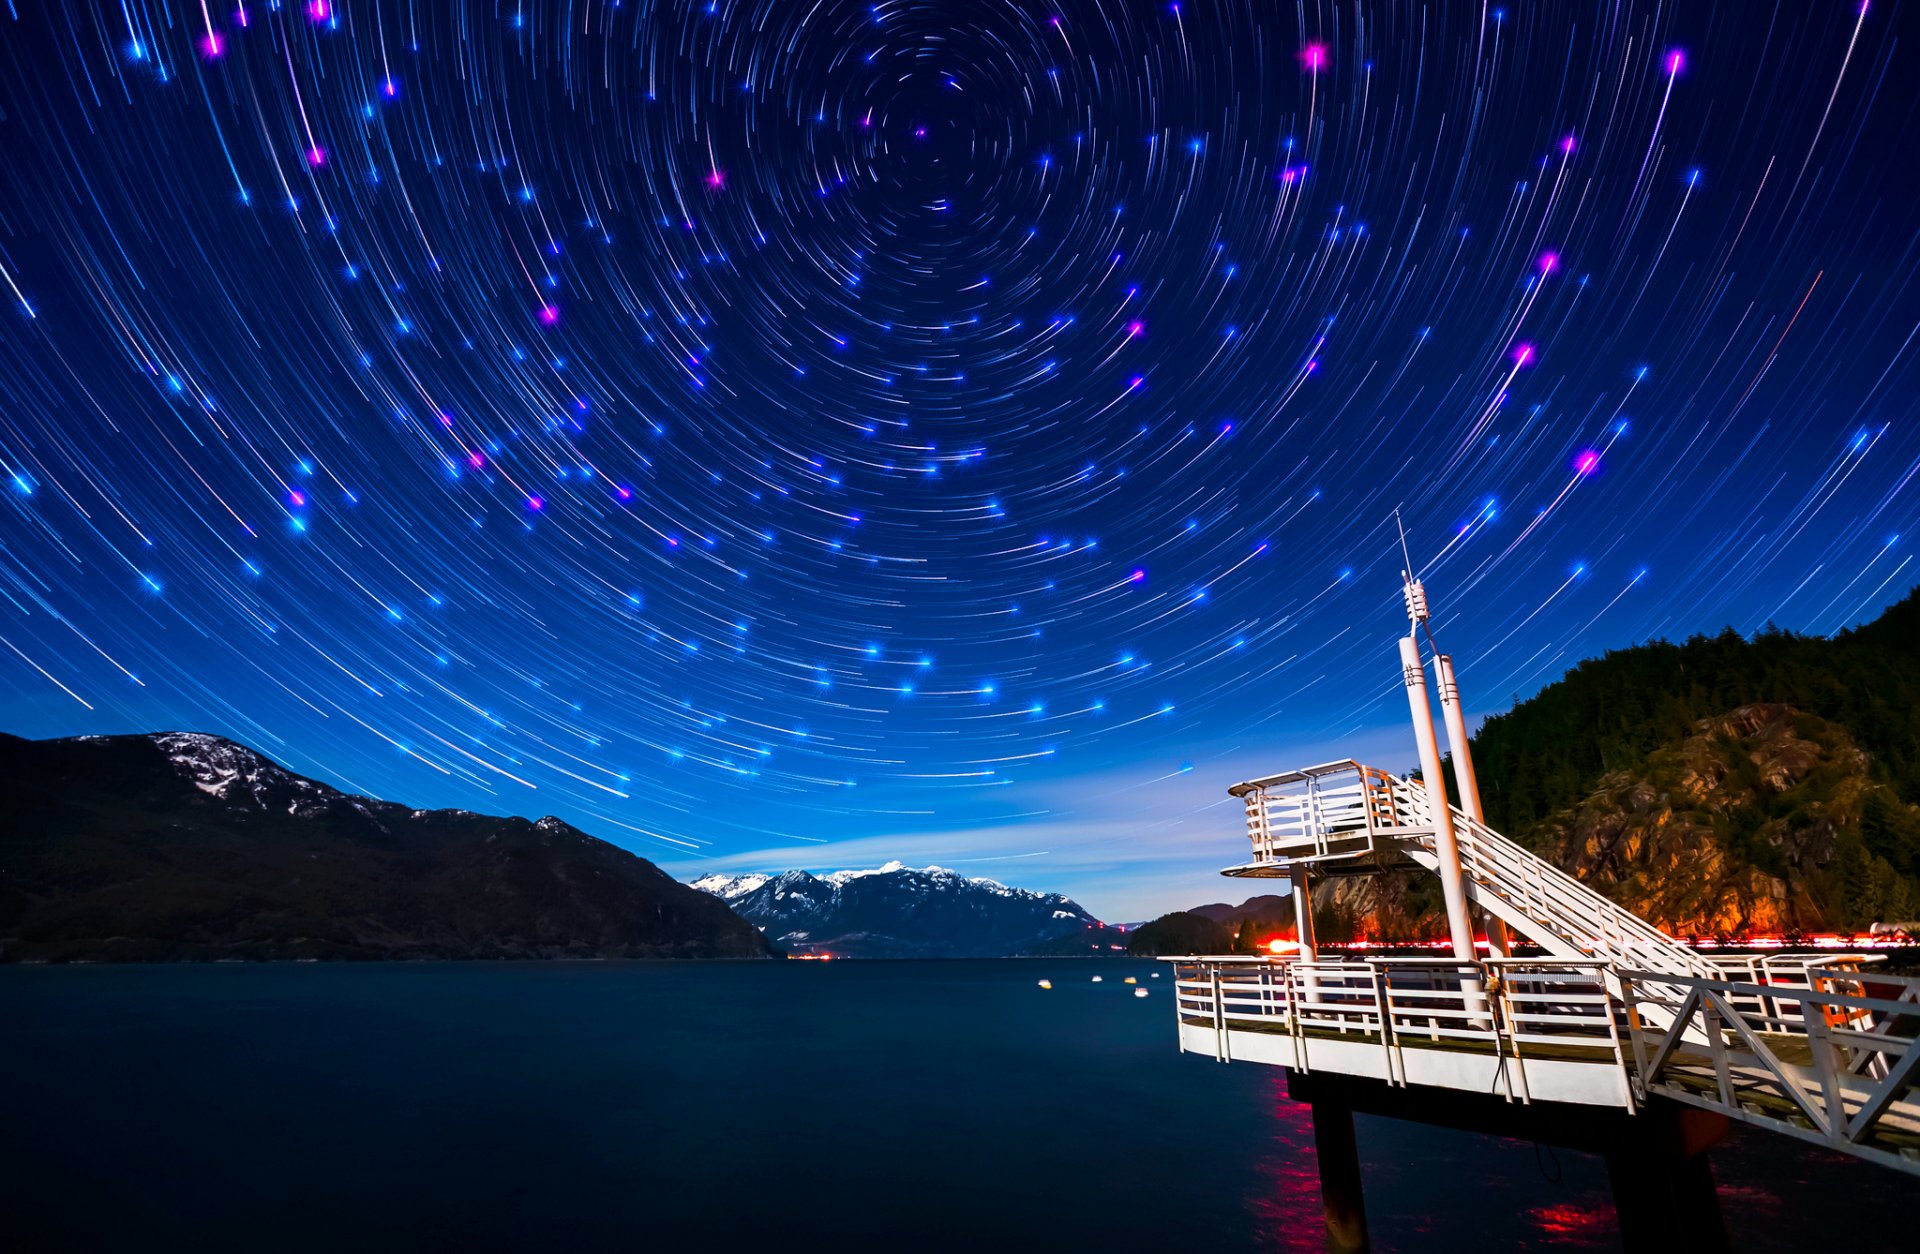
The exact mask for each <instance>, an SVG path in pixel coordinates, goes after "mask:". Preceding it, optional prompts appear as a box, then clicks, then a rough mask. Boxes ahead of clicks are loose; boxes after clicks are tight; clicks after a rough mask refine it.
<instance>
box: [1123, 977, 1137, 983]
mask: <svg viewBox="0 0 1920 1254" xmlns="http://www.w3.org/2000/svg"><path fill="white" fill-rule="evenodd" d="M1126 982H1127V983H1128V984H1138V983H1139V982H1140V981H1138V980H1136V979H1134V978H1133V977H1132V976H1128V977H1127V979H1126Z"/></svg>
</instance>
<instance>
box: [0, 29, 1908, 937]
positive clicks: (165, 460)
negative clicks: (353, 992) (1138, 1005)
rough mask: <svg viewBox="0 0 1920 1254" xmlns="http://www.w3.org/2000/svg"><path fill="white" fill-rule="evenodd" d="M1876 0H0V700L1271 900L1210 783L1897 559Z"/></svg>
mask: <svg viewBox="0 0 1920 1254" xmlns="http://www.w3.org/2000/svg"><path fill="white" fill-rule="evenodd" d="M1917 88H1920V17H1916V14H1915V6H1913V5H1911V4H1908V5H1901V4H1896V3H1886V2H1884V0H1876V2H1875V3H1874V4H1873V5H1872V7H1871V8H1867V7H1865V6H1860V5H1855V4H1852V3H1826V2H1822V3H1811V2H1808V3H1788V4H1781V5H1778V6H1771V7H1770V6H1768V5H1766V4H1763V3H1761V2H1760V0H1736V2H1731V3H1725V4H1709V3H1705V2H1704V0H1688V2H1687V3H1681V4H1673V3H1660V4H1655V3H1637V2H1629V0H1620V2H1619V3H1610V4H1594V5H1583V4H1576V3H1573V0H1553V2H1551V3H1511V4H1508V5H1506V6H1505V7H1504V8H1501V7H1493V6H1491V5H1487V6H1483V5H1480V4H1472V5H1467V4H1461V5H1446V4H1428V5H1422V4H1358V5H1356V4H1349V3H1342V4H1318V3H1310V4H1304V5H1298V6H1296V5H1288V4H1281V3H1275V2H1272V0H1244V2H1238V3H1236V2H1229V0H1219V2H1217V3H1208V2H1207V0H1183V2H1182V3H1180V4H1167V3H1146V2H1144V0H1142V2H1131V0H1130V2H1125V3H1122V2H1119V0H1108V2H1106V3H1066V2H1062V3H1057V4H1054V3H1026V2H1024V0H1018V2H1001V0H994V2H988V0H973V2H970V3H963V2H961V0H902V2H899V3H882V4H877V5H873V4H866V3H841V2H840V0H748V2H742V3H727V2H716V3H711V4H705V3H703V4H685V3H658V4H654V3H645V2H636V0H626V2H624V3H572V4H564V5H560V6H558V7H555V6H550V5H542V4H536V3H532V0H529V2H528V3H526V4H521V5H515V4H499V5H494V6H486V5H479V4H476V5H472V6H463V5H459V4H456V3H453V2H452V0H431V2H429V0H418V2H417V3H401V4H384V5H376V4H373V3H360V2H355V0H339V2H331V0H316V2H315V3H284V4H273V3H260V2H259V0H247V2H246V3H242V4H238V5H237V6H236V3H235V0H206V4H205V6H204V7H203V6H202V5H201V4H199V3H197V2H196V3H193V4H187V5H166V4H159V3H155V2H153V0H115V2H114V3H105V2H102V3H97V4H66V3H59V2H57V0H0V303H3V304H4V309H0V728H4V729H5V730H9V731H12V732H15V733H18V734H22V735H29V736H53V735H69V734H78V733H90V732H119V731H151V730H160V729H189V730H201V731H214V732H220V733H224V734H227V735H231V736H233V737H235V738H237V739H240V740H242V741H244V742H246V743H248V744H251V745H253V746H254V747H256V748H258V749H260V750H262V751H263V752H266V753H268V754H270V755H272V756H274V757H276V758H278V759H280V760H281V761H283V762H285V763H286V764H288V765H289V766H291V767H293V768H294V769H297V770H300V771H302V772H304V773H307V774H311V775H314V776H317V777H319V778H322V779H325V780H328V781H329V782H332V783H335V784H337V785H339V786H342V787H345V788H349V789H352V790H356V791H363V792H368V793H372V794H375V795H380V796H385V797H390V798H393V799H396V800H402V801H406V802H409V803H411V804H414V805H420V806H448V805H451V806H461V807H465V808H469V809H475V810H483V811H490V812H497V813H516V814H526V815H530V816H537V815H543V814H556V815H559V816H561V817H563V818H565V819H567V820H569V821H571V822H574V823H576V824H578V825H579V826H581V827H582V828H584V829H586V830H587V831H590V832H593V833H594V834H596V835H600V836H603V837H606V838H607V839H609V840H613V841H616V842H618V843H620V844H622V845H626V846H628V847H630V848H633V849H635V850H636V851H638V852H640V853H641V854H643V855H645V856H647V857H650V858H653V859H655V860H657V861H660V862H662V864H663V865H665V866H667V867H668V868H669V869H670V870H673V871H674V872H675V873H677V874H682V875H688V874H694V873H697V872H700V871H704V870H714V869H779V868H782V867H787V866H796V865H800V866H810V867H815V868H832V867H838V866H848V865H875V864H877V863H878V862H879V861H881V860H883V859H885V858H890V857H899V858H903V859H906V860H908V861H909V862H913V863H915V864H923V863H925V862H929V861H938V862H940V863H941V864H943V865H949V866H954V867H957V868H959V869H962V870H965V871H968V872H970V873H974V874H988V875H993V876H995V877H996V878H1002V879H1005V880H1007V881H1009V882H1012V883H1017V884H1022V885H1026V886H1031V887H1037V888H1045V889H1053V890H1061V891H1066V892H1070V893H1072V894H1074V895H1076V896H1077V897H1079V898H1080V899H1081V900H1082V901H1084V902H1085V903H1086V904H1087V905H1088V907H1089V908H1090V909H1092V910H1093V911H1095V912H1096V913H1098V914H1101V915H1103V916H1104V917H1106V918H1110V919H1129V918H1138V917H1142V916H1145V915H1148V914H1151V913H1153V912H1155V911H1157V910H1160V909H1163V908H1172V907H1175V906H1179V905H1187V904H1193V903H1194V902H1196V901H1199V900H1211V899H1218V898H1221V897H1224V896H1228V895H1235V898H1236V899H1237V898H1238V896H1239V895H1244V892H1243V891H1242V890H1243V889H1244V887H1245V886H1240V887H1239V888H1236V886H1235V885H1233V884H1231V883H1227V882H1224V881H1219V880H1217V879H1215V878H1214V876H1213V872H1214V871H1215V869H1216V868H1217V867H1219V866H1221V865H1225V864H1226V863H1229V862H1232V861H1238V860H1241V859H1242V857H1243V856H1244V850H1245V844H1244V838H1243V836H1242V835H1241V829H1240V822H1239V814H1238V809H1237V807H1236V806H1235V805H1234V804H1233V803H1231V802H1230V801H1229V800H1228V799H1227V798H1226V796H1225V788H1226V786H1227V785H1228V784H1230V783H1232V782H1234V781H1235V780H1237V779H1240V778H1244V777H1247V776H1250V775H1255V774H1261V773H1265V772H1269V771H1274V770H1280V769H1284V768H1286V767H1288V766H1292V765H1298V764H1301V763H1302V762H1306V761H1320V760H1324V759H1327V758H1333V757H1343V756H1348V755H1349V754H1355V755H1358V756H1362V757H1363V758H1370V759H1373V760H1375V761H1377V762H1378V763H1379V764H1380V765H1383V766H1387V767H1390V768H1393V769H1406V768H1407V767H1409V766H1410V765H1411V764H1412V762H1413V747H1412V740H1411V736H1410V734H1409V733H1408V732H1407V731H1406V729H1405V714H1406V707H1405V700H1404V697H1403V695H1402V692H1401V687H1400V681H1399V675H1398V662H1397V659H1396V656H1395V653H1394V648H1395V645H1394V637H1395V636H1396V635H1398V634H1401V633H1402V632H1403V631H1404V624H1405V619H1404V617H1403V616H1402V613H1401V610H1400V588H1399V569H1400V566H1401V564H1402V563H1401V561H1400V551H1399V545H1398V541H1397V539H1396V535H1395V527H1394V517H1393V511H1394V509H1395V508H1396V507H1398V508H1399V509H1400V510H1401V511H1402V514H1403V516H1404V518H1405V522H1406V528H1407V534H1408V544H1409V547H1410V549H1411V552H1412V555H1413V559H1414V561H1415V563H1416V565H1417V566H1419V567H1420V569H1421V570H1422V572H1423V574H1424V575H1425V577H1426V579H1427V583H1428V587H1429V590H1430V592H1431V594H1432V598H1433V601H1434V605H1435V611H1436V614H1435V621H1434V628H1435V631H1436V634H1437V635H1438V638H1439V640H1440V642H1441V644H1442V645H1443V646H1444V647H1446V648H1447V649H1448V650H1449V651H1450V652H1452V653H1453V654H1454V655H1455V657H1456V659H1457V660H1458V663H1459V666H1460V669H1461V680H1462V685H1463V688H1464V690H1465V694H1466V699H1467V703H1468V705H1469V707H1470V708H1472V709H1474V710H1476V711H1478V712H1480V713H1486V712H1490V711H1494V710H1498V709H1501V708H1504V707H1505V706H1507V705H1508V704H1510V703H1511V702H1512V700H1513V699H1514V698H1515V697H1516V696H1524V695H1525V694H1527V693H1529V692H1531V691H1534V690H1536V689H1538V688H1539V687H1540V686H1541V685H1542V684H1544V683H1547V682H1550V681H1551V680H1552V679H1554V678H1555V677H1557V676H1558V675H1559V674H1560V673H1561V672H1562V671H1564V670H1565V669H1566V668H1567V667H1569V666H1570V665H1572V664H1573V663H1574V662H1576V661H1577V660H1579V659H1580V658H1582V657H1586V656H1590V655H1593V654H1596V653H1599V652H1601V651H1602V650H1604V649H1607V648H1610V647H1617V646H1620V645H1623V644H1628V643H1633V642H1637V641H1641V640H1645V639H1648V638H1650V637H1654V636H1661V635H1666V636H1684V635H1686V634H1689V633H1691V632H1694V631H1697V630H1714V629H1718V628H1720V627H1722V626H1725V625H1728V624H1731V625H1732V626H1734V627H1736V628H1738V629H1740V630H1742V631H1752V630H1756V629H1758V628H1760V627H1762V626H1763V625H1764V624H1766V623H1768V622H1769V621H1772V622H1775V623H1778V624H1779V625H1781V626H1784V627H1789V628H1793V629H1796V630H1801V631H1808V632H1816V633H1828V632H1833V631H1836V630H1839V629H1841V628H1843V627H1845V626H1848V625H1850V624H1854V623H1858V622H1860V621H1862V620H1864V619H1867V618H1871V617H1872V616H1873V615H1874V614H1876V613H1877V612H1878V611H1879V610H1880V609H1881V608H1882V607H1884V606H1885V605H1886V604H1888V603H1889V602H1890V601H1892V600H1895V599H1897V598H1898V597H1900V596H1901V595H1903V594H1904V593H1905V592H1906V590H1907V589H1908V587H1909V586H1911V585H1912V584H1913V583H1915V582H1916V581H1920V569H1916V568H1914V567H1913V566H1912V565H1911V563H1912V561H1913V556H1912V555H1913V553H1914V542H1915V538H1920V537H1916V536H1915V535H1914V533H1915V530H1916V519H1915V514H1916V511H1917V510H1920V491H1917V490H1916V487H1915V484H1914V482H1913V480H1914V476H1915V474H1916V472H1920V428H1917V427H1916V422H1915V418H1916V413H1915V411H1916V408H1920V404H1917V403H1916V399H1915V395H1916V388H1920V367H1917V366H1916V359H1917V358H1920V345H1916V342H1915V341H1916V336H1917V335H1920V273H1917V270H1920V208H1916V196H1920V175H1916V173H1915V169H1914V165H1915V159H1916V153H1920V117H1916V110H1917V109H1920V90H1917Z"/></svg>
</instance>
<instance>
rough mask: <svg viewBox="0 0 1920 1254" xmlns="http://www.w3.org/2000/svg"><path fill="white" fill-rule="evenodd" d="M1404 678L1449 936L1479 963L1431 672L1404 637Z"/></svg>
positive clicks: (1459, 952)
mask: <svg viewBox="0 0 1920 1254" xmlns="http://www.w3.org/2000/svg"><path fill="white" fill-rule="evenodd" d="M1400 673H1401V675H1402V676H1403V677H1404V678H1405V680H1406V684H1407V707H1408V709H1409V711H1410V712H1411V713H1412V715H1413V738H1414V741H1415V742H1416V743H1417V744H1418V745H1419V748H1420V778H1421V779H1422V780H1423V781H1424V782H1425V784H1426V788H1427V812H1428V813H1429V814H1431V815H1432V816H1433V850H1434V853H1435V854H1436V855H1437V856H1438V857H1439V859H1440V867H1439V871H1440V891H1441V893H1442V895H1443V896H1444V897H1445V898H1446V902H1447V931H1448V933H1449V934H1450V935H1451V937H1452V939H1453V956H1454V958H1456V959H1457V960H1459V961H1460V962H1475V961H1477V960H1478V957H1477V955H1476V954H1475V953H1474V950H1473V920H1472V919H1471V918H1470V917H1469V916H1468V914H1467V885H1466V877H1465V876H1464V875H1463V874H1462V873H1461V871H1460V845H1459V843H1458V841H1457V840H1456V839H1455V837H1454V834H1453V809H1452V807H1451V806H1449V805H1448V804H1447V782H1446V779H1445V777H1444V776H1442V775H1441V773H1440V746H1439V744H1438V743H1437V742H1436V741H1435V739H1434V735H1433V707H1432V706H1431V705H1429V704H1428V703H1427V672H1426V668H1425V667H1424V666H1422V665H1421V663H1420V641H1419V640H1418V639H1417V638H1416V637H1414V636H1411V635H1407V636H1402V637H1400Z"/></svg>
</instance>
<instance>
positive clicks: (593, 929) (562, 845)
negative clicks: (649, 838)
mask: <svg viewBox="0 0 1920 1254" xmlns="http://www.w3.org/2000/svg"><path fill="white" fill-rule="evenodd" d="M767 953H768V948H767V945H766V943H765V941H764V939H763V938H762V937H761V936H760V934H759V933H758V932H757V931H756V930H755V929H754V928H753V927H752V926H751V925H750V924H748V923H746V922H745V921H744V920H742V919H741V918H739V917H738V916H737V915H735V914H734V913H733V912H732V911H730V910H728V909H727V908H726V907H725V906H724V905H722V904H721V903H720V902H718V901H716V900H714V899H713V898H712V897H710V896H708V895H706V894H704V893H698V892H695V891H693V890H692V889H690V888H687V887H686V886H685V885H683V884H679V883H677V882H675V881H674V880H673V879H672V878H670V877H669V876H668V875H666V874H665V873H664V872H662V871H661V870H659V868H657V867H655V866H654V865H653V864H652V863H650V862H647V861H646V860H645V859H642V858H639V857H637V856H635V855H634V854H631V853H629V852H627V851H626V850H623V849H620V848H617V847H616V846H613V845H610V844H607V843H606V842H605V841H602V840H597V839H595V838H594V837H592V836H589V835H587V834H586V833H584V832H581V831H579V830H577V829H576V828H573V827H571V826H569V825H568V824H566V823H563V822H561V821H560V820H558V819H554V818H543V819H540V820H538V821H529V820H527V819H522V818H499V817H495V816H491V815H484V814H473V813H469V812H467V811H464V810H414V809H410V808H408V807H407V806H403V805H396V804H394V803H392V802H386V801H374V800H371V799H369V798H365V797H356V796H352V795H350V794H347V793H343V792H340V791H339V790H338V789H335V788H331V787H329V786H327V785H326V784H322V783H319V782H317V781H315V780H311V779H306V778H304V777H302V776H299V775H296V774H294V773H293V772H291V771H288V770H286V769H284V768H282V767H280V766H277V765H275V764H274V763H273V762H271V761H269V760H268V759H266V758H265V757H262V756H261V755H260V754H258V753H255V752H253V751H252V750H251V749H248V748H246V747H245V746H243V745H239V744H235V743H234V742H233V741H230V740H223V739H221V738H219V737H217V736H204V735H194V734H186V733H167V734H159V735H146V736H88V737H79V738H75V739H66V740H23V739H20V738H19V737H15V736H6V735H0V960H5V961H14V962H20V961H35V960H50V961H72V960H91V961H109V962H135V961H176V960H195V959H218V958H257V959H287V958H575V957H578V958H606V957H742V958H744V957H765V956H766V955H767Z"/></svg>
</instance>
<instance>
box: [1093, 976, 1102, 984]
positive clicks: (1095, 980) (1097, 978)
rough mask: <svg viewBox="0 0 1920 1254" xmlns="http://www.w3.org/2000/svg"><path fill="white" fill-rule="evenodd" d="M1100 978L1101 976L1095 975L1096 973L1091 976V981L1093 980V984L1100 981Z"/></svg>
mask: <svg viewBox="0 0 1920 1254" xmlns="http://www.w3.org/2000/svg"><path fill="white" fill-rule="evenodd" d="M1100 978H1101V977H1099V976H1097V975H1096V976H1094V977H1093V982H1094V983H1095V984H1098V983H1099V982H1100Z"/></svg>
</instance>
